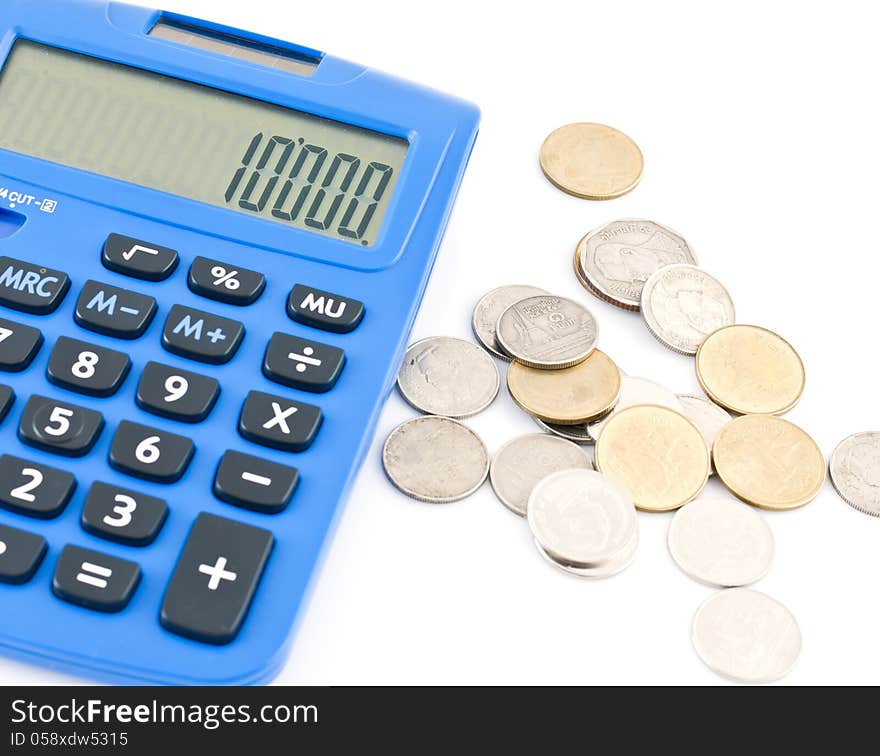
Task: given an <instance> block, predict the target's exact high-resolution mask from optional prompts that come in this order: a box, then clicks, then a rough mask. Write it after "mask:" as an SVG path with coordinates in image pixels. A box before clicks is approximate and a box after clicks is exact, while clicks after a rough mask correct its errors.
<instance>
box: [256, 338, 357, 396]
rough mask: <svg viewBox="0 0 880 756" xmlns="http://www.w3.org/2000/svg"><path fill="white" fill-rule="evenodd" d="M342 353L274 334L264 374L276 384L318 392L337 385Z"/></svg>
mask: <svg viewBox="0 0 880 756" xmlns="http://www.w3.org/2000/svg"><path fill="white" fill-rule="evenodd" d="M343 365H345V352H343V351H342V350H341V349H337V348H336V347H332V346H328V345H327V344H321V343H319V342H317V341H306V340H305V339H301V338H299V337H297V336H291V335H290V334H287V333H280V332H276V333H275V334H273V336H272V338H271V339H270V341H269V345H268V346H267V347H266V354H265V356H264V357H263V374H264V375H265V376H266V377H267V378H268V379H269V380H270V381H275V383H281V384H283V385H285V386H290V387H291V388H295V389H300V390H301V391H313V392H317V393H321V392H324V391H329V390H330V389H331V388H333V386H335V385H336V381H337V380H339V375H340V373H341V372H342V367H343Z"/></svg>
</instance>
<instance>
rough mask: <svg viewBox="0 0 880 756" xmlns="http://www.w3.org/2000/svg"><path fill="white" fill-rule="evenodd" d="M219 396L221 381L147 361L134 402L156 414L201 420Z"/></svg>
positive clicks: (171, 417)
mask: <svg viewBox="0 0 880 756" xmlns="http://www.w3.org/2000/svg"><path fill="white" fill-rule="evenodd" d="M218 396H220V383H219V382H218V381H217V380H216V379H215V378H210V377H209V376H207V375H199V374H198V373H191V372H190V371H189V370H181V369H180V368H175V367H171V366H170V365H163V364H162V363H160V362H148V363H147V364H146V366H145V367H144V372H143V373H141V379H140V382H139V383H138V388H137V395H136V396H135V401H137V404H138V406H139V407H140V408H141V409H143V410H146V411H147V412H152V413H153V414H154V415H160V416H162V417H167V418H170V419H171V420H179V421H181V422H184V423H199V422H201V421H202V420H204V419H205V418H206V417H207V416H208V415H209V414H210V412H211V410H212V409H213V408H214V405H215V404H216V403H217V397H218Z"/></svg>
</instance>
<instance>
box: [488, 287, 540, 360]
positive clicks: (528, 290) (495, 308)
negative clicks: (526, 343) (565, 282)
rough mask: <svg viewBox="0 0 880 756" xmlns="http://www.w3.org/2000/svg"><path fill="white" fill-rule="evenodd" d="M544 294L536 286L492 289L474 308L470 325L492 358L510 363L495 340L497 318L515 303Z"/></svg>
mask: <svg viewBox="0 0 880 756" xmlns="http://www.w3.org/2000/svg"><path fill="white" fill-rule="evenodd" d="M546 293H547V292H546V291H544V290H543V289H539V288H538V287H537V286H518V285H514V286H500V287H499V288H497V289H492V291H490V292H489V293H488V294H486V295H485V296H484V297H483V298H482V299H481V300H480V301H479V302H477V306H476V307H474V315H473V319H472V321H471V324H472V327H473V329H474V336H476V337H477V341H479V342H480V345H481V346H482V347H483V348H484V349H485V350H486V351H487V352H489V353H490V354H491V355H493V356H494V357H497V358H498V359H500V360H505V361H506V362H510V357H508V356H507V355H506V354H504V352H502V351H501V349H500V347H499V346H498V343H497V342H496V340H495V328H496V327H497V325H498V318H500V317H501V315H502V313H503V312H504V311H505V310H506V309H507V308H508V307H510V305H512V304H514V303H515V302H519V301H520V300H521V299H526V298H527V297H535V296H540V295H541V294H546Z"/></svg>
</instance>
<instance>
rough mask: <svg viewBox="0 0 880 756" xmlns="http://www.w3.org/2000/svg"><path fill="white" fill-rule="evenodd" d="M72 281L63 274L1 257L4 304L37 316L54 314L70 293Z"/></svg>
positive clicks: (0, 288)
mask: <svg viewBox="0 0 880 756" xmlns="http://www.w3.org/2000/svg"><path fill="white" fill-rule="evenodd" d="M69 288H70V278H69V277H68V275H67V273H62V272H61V271H60V270H52V269H51V268H44V267H42V266H40V265H34V264H33V263H29V262H25V261H24V260H15V259H14V258H12V257H0V304H2V305H5V306H6V307H11V308H12V309H13V310H20V311H21V312H29V313H31V314H33V315H48V314H49V313H50V312H54V311H55V310H56V309H57V308H58V305H60V304H61V300H62V299H64V295H65V294H67V290H68V289H69Z"/></svg>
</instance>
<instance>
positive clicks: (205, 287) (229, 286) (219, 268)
mask: <svg viewBox="0 0 880 756" xmlns="http://www.w3.org/2000/svg"><path fill="white" fill-rule="evenodd" d="M187 284H188V285H189V288H190V290H191V291H193V292H194V293H195V294H198V295H199V296H200V297H207V298H208V299H213V300H215V301H217V302H226V303H227V304H233V305H249V304H252V303H253V302H256V301H257V298H258V297H259V296H260V294H262V293H263V289H265V288H266V277H265V276H264V275H263V274H262V273H258V272H257V271H255V270H248V269H247V268H239V267H237V266H235V265H230V264H229V263H225V262H221V261H220V260H211V259H210V258H208V257H197V258H196V259H195V260H193V263H192V265H191V266H190V268H189V275H188V276H187Z"/></svg>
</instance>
